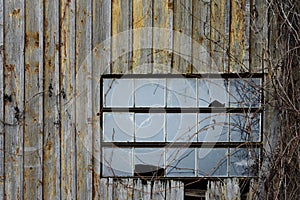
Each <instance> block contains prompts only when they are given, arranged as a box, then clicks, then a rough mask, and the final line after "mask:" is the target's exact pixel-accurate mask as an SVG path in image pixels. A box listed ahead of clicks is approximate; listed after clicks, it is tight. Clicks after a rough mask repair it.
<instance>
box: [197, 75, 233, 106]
mask: <svg viewBox="0 0 300 200" xmlns="http://www.w3.org/2000/svg"><path fill="white" fill-rule="evenodd" d="M213 102H218V104H217V105H216V106H214V105H213ZM198 105H199V107H227V106H228V83H227V81H226V80H225V79H199V80H198Z"/></svg>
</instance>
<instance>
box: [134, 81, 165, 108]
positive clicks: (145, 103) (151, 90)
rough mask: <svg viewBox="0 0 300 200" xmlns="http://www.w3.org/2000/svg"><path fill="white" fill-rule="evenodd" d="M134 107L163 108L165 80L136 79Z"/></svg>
mask: <svg viewBox="0 0 300 200" xmlns="http://www.w3.org/2000/svg"><path fill="white" fill-rule="evenodd" d="M135 106H136V107H164V106H165V79H136V80H135Z"/></svg>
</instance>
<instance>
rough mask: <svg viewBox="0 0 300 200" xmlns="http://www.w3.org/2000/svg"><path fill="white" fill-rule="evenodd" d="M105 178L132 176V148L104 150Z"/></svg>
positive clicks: (103, 169)
mask: <svg viewBox="0 0 300 200" xmlns="http://www.w3.org/2000/svg"><path fill="white" fill-rule="evenodd" d="M102 150H103V165H102V166H103V168H102V174H103V176H109V177H112V176H132V175H133V172H132V169H133V168H132V149H131V148H122V149H121V148H103V149H102Z"/></svg>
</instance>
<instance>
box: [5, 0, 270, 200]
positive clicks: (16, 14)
mask: <svg viewBox="0 0 300 200" xmlns="http://www.w3.org/2000/svg"><path fill="white" fill-rule="evenodd" d="M251 16H253V17H251ZM266 16H267V15H266V6H265V3H264V1H260V0H215V1H209V0H154V1H149V0H114V1H110V0H26V1H23V0H14V1H11V0H0V76H1V78H0V122H1V123H0V199H4V198H5V199H42V198H44V199H76V198H77V199H117V198H119V199H140V198H141V197H143V198H144V199H150V195H151V194H152V198H154V199H175V197H176V198H177V199H182V197H183V184H182V183H181V182H176V181H171V182H170V183H169V182H167V183H160V182H159V181H158V182H155V184H154V185H153V187H151V185H150V183H148V184H147V185H142V184H141V182H140V181H139V180H138V181H133V180H121V182H118V181H116V182H114V181H113V180H112V179H101V178H100V162H99V158H100V141H99V140H100V115H99V114H101V111H100V100H99V99H100V88H99V81H100V76H101V74H103V73H199V72H202V73H205V72H220V73H223V72H262V71H263V67H264V58H265V56H266V53H265V51H266V42H267V40H266V38H267V27H266V23H265V21H266ZM152 26H153V27H157V28H164V30H165V31H164V32H163V34H162V32H159V31H155V30H151V29H146V32H142V31H140V32H139V31H136V32H132V31H128V30H131V29H140V28H145V27H152ZM124 31H127V32H124ZM120 34H122V37H117V38H116V39H113V40H109V39H110V37H111V36H117V35H119V36H120ZM178 34H185V35H186V36H187V37H186V38H188V39H183V38H181V37H176V35H178ZM104 41H105V42H104ZM199 45H200V46H202V47H204V48H205V49H206V51H207V52H206V53H207V55H209V57H207V58H206V57H205V53H203V52H201V51H200V52H199V48H198V47H199ZM141 47H142V48H146V49H140V48H141ZM152 47H154V48H152ZM157 47H163V49H159V48H157ZM199 59H200V60H199ZM195 63H196V64H197V66H195V65H194V66H193V64H195ZM151 190H152V192H151Z"/></svg>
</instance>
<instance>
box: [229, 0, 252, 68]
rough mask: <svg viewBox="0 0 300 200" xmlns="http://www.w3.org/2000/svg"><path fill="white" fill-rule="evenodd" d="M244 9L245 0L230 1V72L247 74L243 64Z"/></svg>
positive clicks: (244, 38) (244, 37)
mask: <svg viewBox="0 0 300 200" xmlns="http://www.w3.org/2000/svg"><path fill="white" fill-rule="evenodd" d="M245 9H246V0H238V1H236V0H231V6H230V12H231V18H230V19H231V21H230V24H231V25H230V52H229V66H230V72H247V71H248V70H249V69H248V68H247V66H246V64H245V48H246V47H245V40H246V34H245V31H246V26H245Z"/></svg>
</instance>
